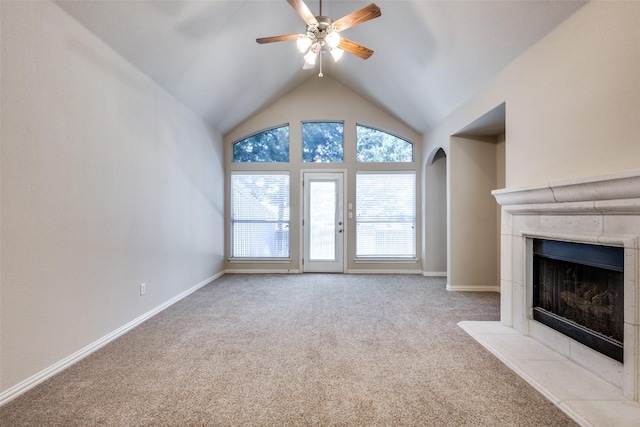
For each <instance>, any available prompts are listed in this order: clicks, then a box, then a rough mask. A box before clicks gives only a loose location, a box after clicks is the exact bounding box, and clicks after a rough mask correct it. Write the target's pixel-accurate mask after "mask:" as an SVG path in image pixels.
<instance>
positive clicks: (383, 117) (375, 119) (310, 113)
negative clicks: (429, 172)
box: [224, 75, 422, 272]
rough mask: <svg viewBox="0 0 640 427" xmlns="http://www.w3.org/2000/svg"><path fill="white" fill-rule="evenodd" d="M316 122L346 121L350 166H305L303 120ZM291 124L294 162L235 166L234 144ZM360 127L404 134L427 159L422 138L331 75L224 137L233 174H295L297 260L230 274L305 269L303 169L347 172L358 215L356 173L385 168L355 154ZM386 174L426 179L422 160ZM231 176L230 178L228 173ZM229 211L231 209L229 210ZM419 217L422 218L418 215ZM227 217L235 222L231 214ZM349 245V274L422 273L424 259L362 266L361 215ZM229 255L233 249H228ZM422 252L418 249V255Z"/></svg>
mask: <svg viewBox="0 0 640 427" xmlns="http://www.w3.org/2000/svg"><path fill="white" fill-rule="evenodd" d="M312 120H328V121H331V120H338V121H344V129H345V132H344V139H345V140H344V143H345V150H344V158H345V161H344V163H325V164H318V163H313V164H311V163H302V146H301V141H302V125H301V123H302V122H303V121H312ZM285 123H289V125H290V130H289V139H290V154H289V157H290V162H289V163H288V164H277V163H274V164H268V165H266V164H255V163H243V164H242V163H233V162H232V160H233V151H232V144H233V143H234V142H236V141H238V140H239V139H242V138H244V137H246V136H249V135H251V134H254V133H256V132H259V131H261V130H264V129H268V128H271V127H274V126H277V125H281V124H285ZM356 124H362V125H368V126H372V127H375V128H379V129H383V130H385V131H388V132H391V133H394V134H396V135H398V136H401V137H403V138H405V139H407V140H409V141H411V142H413V143H414V144H415V145H414V147H415V159H416V160H419V159H420V158H421V156H422V151H421V140H422V136H421V135H420V134H418V133H416V132H415V131H413V130H412V129H410V128H409V127H407V126H405V125H404V124H402V123H400V122H399V121H397V120H395V119H394V118H392V117H390V116H389V115H387V114H386V113H384V112H382V111H381V110H379V109H378V108H376V107H375V106H373V105H372V104H370V103H369V102H367V101H365V100H364V99H362V98H361V97H359V96H358V95H356V94H355V93H354V92H352V91H351V90H350V89H348V88H346V87H345V86H343V85H341V84H340V83H338V82H337V81H335V80H334V79H332V78H330V77H327V76H325V77H323V78H319V77H317V76H315V75H314V76H313V77H312V78H310V79H309V80H307V82H305V83H304V84H302V85H301V86H299V87H298V88H296V89H294V90H293V91H291V92H290V93H289V94H287V95H285V96H284V97H283V98H281V99H280V100H278V101H277V102H276V103H274V104H273V105H271V106H270V107H268V108H266V109H265V110H263V111H262V112H260V113H259V114H257V115H255V116H254V117H252V118H250V119H248V120H247V121H245V122H244V123H242V124H241V125H240V126H238V127H237V128H236V129H234V130H232V131H231V132H229V133H228V134H227V135H225V137H224V141H225V165H226V168H227V171H231V170H261V169H264V168H268V169H271V170H289V171H290V180H291V194H290V205H291V231H290V239H291V240H290V252H291V262H289V263H278V264H274V263H266V264H265V263H263V264H256V263H246V262H229V261H227V263H226V266H225V267H226V269H227V271H229V270H231V271H246V270H250V271H285V272H286V271H300V269H301V242H300V240H301V238H300V227H296V226H295V225H296V224H300V223H301V220H302V218H301V216H300V215H301V186H300V174H301V171H302V170H336V169H340V170H346V179H347V189H346V193H345V196H346V197H345V203H349V202H351V203H353V204H354V211H355V174H356V171H357V170H378V169H380V168H381V167H380V165H379V164H366V163H356V161H355V158H356V150H355V139H356V134H355V128H356ZM383 167H384V168H385V169H386V170H414V171H416V175H417V177H418V178H419V177H420V176H421V168H420V162H419V161H416V162H414V163H395V164H394V163H386V164H384V166H383ZM227 176H228V175H227ZM229 191H230V188H229V185H228V184H227V188H226V194H227V200H228V195H229ZM416 191H417V195H416V197H417V206H421V202H420V200H421V199H420V193H421V190H420V185H419V182H418V187H417V190H416ZM227 209H228V207H227ZM418 215H420V214H419V213H418ZM226 217H227V218H229V212H228V210H227V212H226ZM229 224H230V221H229V220H227V221H226V224H225V227H226V230H227V240H226V242H225V248H229V247H230V242H229V233H228V230H229ZM346 225H347V228H346V233H347V245H346V247H345V251H346V258H347V263H346V270H347V271H349V272H366V271H382V272H390V271H406V272H420V271H421V268H422V267H421V262H420V260H418V261H417V262H413V263H385V262H378V263H375V264H372V263H367V264H362V263H356V262H355V261H354V259H355V217H354V218H352V219H347V221H346ZM416 232H417V245H418V248H420V247H421V240H420V237H421V224H420V222H418V223H417V230H416ZM226 253H227V256H228V255H229V251H228V249H227V251H226ZM419 254H420V250H419V249H418V257H419Z"/></svg>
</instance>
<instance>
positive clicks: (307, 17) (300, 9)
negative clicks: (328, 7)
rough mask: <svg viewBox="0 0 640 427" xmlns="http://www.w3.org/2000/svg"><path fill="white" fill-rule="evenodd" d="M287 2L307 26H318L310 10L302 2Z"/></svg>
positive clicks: (288, 0) (292, 0)
mask: <svg viewBox="0 0 640 427" xmlns="http://www.w3.org/2000/svg"><path fill="white" fill-rule="evenodd" d="M287 2H288V3H289V4H290V5H291V7H292V8H294V9H295V11H296V12H297V13H298V15H300V17H301V18H302V19H303V20H304V22H306V23H307V25H318V20H317V19H316V17H315V16H314V15H313V13H311V10H309V7H308V6H307V4H306V3H305V2H304V0H287Z"/></svg>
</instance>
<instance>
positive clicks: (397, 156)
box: [356, 125, 413, 163]
mask: <svg viewBox="0 0 640 427" xmlns="http://www.w3.org/2000/svg"><path fill="white" fill-rule="evenodd" d="M356 160H357V161H358V162H363V163H364V162H413V144H412V143H411V142H409V141H407V140H405V139H402V138H400V137H397V136H395V135H392V134H390V133H387V132H385V131H382V130H379V129H374V128H370V127H367V126H362V125H357V126H356Z"/></svg>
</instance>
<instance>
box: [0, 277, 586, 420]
mask: <svg viewBox="0 0 640 427" xmlns="http://www.w3.org/2000/svg"><path fill="white" fill-rule="evenodd" d="M444 286H445V282H444V280H442V279H429V278H425V277H422V276H404V275H392V276H391V275H390V276H387V275H321V274H313V275H308V274H304V275H226V276H223V277H222V278H220V279H218V280H216V281H215V282H213V283H212V284H210V285H208V286H206V287H204V288H202V289H201V290H199V291H198V292H195V293H194V294H192V295H191V296H189V297H187V298H186V299H184V300H182V301H180V302H178V303H177V304H175V305H173V306H172V307H170V308H168V309H167V310H165V311H164V312H162V313H160V314H159V315H157V316H155V317H154V318H152V319H150V320H148V321H147V322H145V323H144V324H143V325H141V326H139V327H137V328H135V329H134V330H132V331H131V332H129V333H128V334H126V335H124V336H122V337H121V338H119V339H118V340H116V341H114V342H112V343H110V344H109V345H107V346H105V347H103V348H102V349H101V350H99V351H98V352H96V353H94V354H93V355H91V356H89V357H87V358H86V359H84V360H82V361H81V362H79V363H77V364H75V365H74V366H72V367H71V368H69V369H67V370H66V371H64V372H62V373H61V374H58V375H57V376H55V377H53V378H51V379H50V380H48V381H46V382H45V383H43V384H41V385H39V386H37V387H36V388H34V389H32V390H31V391H29V392H27V393H25V394H24V395H22V396H20V397H18V398H17V399H15V400H13V401H11V402H9V403H8V404H7V405H4V406H3V407H2V408H0V424H1V425H2V426H54V425H55V426H93V425H106V426H135V425H148V426H196V425H202V426H205V425H212V426H218V425H220V426H249V425H256V426H288V425H301V426H305V425H320V426H333V425H344V426H359V425H362V426H374V425H385V426H404V425H412V426H418V425H419V426H569V425H575V424H574V423H573V422H572V421H571V420H570V419H569V418H568V417H567V416H566V415H565V414H563V413H562V412H561V411H560V410H558V409H557V408H556V407H555V406H554V405H553V404H551V403H550V402H548V401H547V400H546V399H545V398H544V397H542V395H540V394H538V393H537V392H536V391H535V390H534V389H533V388H531V387H530V386H529V385H528V384H526V383H525V382H524V381H523V380H522V379H520V378H519V377H517V376H516V375H515V374H514V373H513V372H512V371H511V370H509V369H508V368H507V367H506V366H504V365H503V364H502V363H501V362H499V361H498V360H497V359H496V358H495V357H494V356H492V355H491V354H490V353H489V352H487V351H486V350H485V349H484V348H483V347H481V346H480V345H479V344H478V343H476V342H475V341H474V340H473V339H472V338H471V337H469V336H468V335H467V334H466V333H465V332H464V331H462V330H461V329H460V328H459V327H458V326H457V325H456V323H457V322H459V321H461V320H497V319H498V311H499V296H498V295H497V294H493V293H453V292H447V291H446V290H445V289H444Z"/></svg>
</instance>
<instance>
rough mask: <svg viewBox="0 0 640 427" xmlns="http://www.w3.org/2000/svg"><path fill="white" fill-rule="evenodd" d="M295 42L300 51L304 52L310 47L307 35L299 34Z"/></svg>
mask: <svg viewBox="0 0 640 427" xmlns="http://www.w3.org/2000/svg"><path fill="white" fill-rule="evenodd" d="M296 44H297V46H298V50H299V51H300V52H301V53H305V52H307V50H309V48H310V47H311V39H310V38H309V37H307V36H300V37H298V40H297V41H296Z"/></svg>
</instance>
